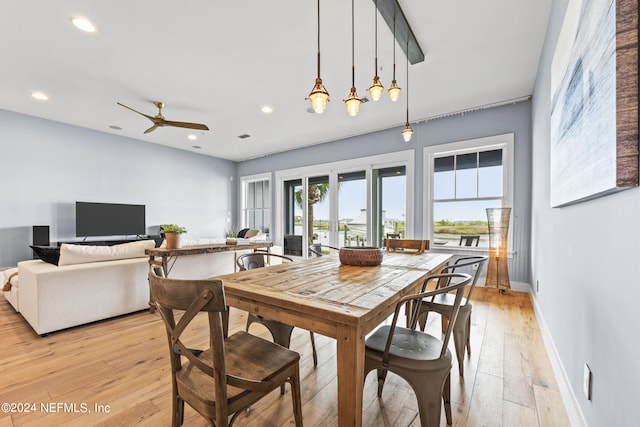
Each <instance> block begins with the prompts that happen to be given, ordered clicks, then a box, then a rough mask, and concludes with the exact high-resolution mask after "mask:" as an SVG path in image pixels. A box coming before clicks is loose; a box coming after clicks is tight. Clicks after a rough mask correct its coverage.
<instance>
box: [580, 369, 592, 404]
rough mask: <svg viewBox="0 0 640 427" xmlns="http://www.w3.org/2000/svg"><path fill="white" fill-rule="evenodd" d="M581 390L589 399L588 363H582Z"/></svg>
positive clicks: (589, 371)
mask: <svg viewBox="0 0 640 427" xmlns="http://www.w3.org/2000/svg"><path fill="white" fill-rule="evenodd" d="M582 391H584V395H585V397H586V398H587V400H591V369H590V368H589V365H587V364H586V363H585V364H584V374H583V378H582Z"/></svg>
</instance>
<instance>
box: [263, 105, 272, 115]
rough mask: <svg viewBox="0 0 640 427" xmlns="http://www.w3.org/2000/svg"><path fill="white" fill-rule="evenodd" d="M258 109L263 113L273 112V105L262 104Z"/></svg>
mask: <svg viewBox="0 0 640 427" xmlns="http://www.w3.org/2000/svg"><path fill="white" fill-rule="evenodd" d="M260 110H261V111H262V112H263V113H265V114H270V113H273V107H272V106H270V105H263V106H262V108H261V109H260Z"/></svg>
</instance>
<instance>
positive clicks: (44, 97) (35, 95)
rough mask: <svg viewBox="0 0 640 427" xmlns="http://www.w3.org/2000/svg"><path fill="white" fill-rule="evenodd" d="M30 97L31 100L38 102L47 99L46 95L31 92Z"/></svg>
mask: <svg viewBox="0 0 640 427" xmlns="http://www.w3.org/2000/svg"><path fill="white" fill-rule="evenodd" d="M31 97H32V98H33V99H37V100H38V101H46V100H48V99H49V97H48V96H47V94H46V93H43V92H31Z"/></svg>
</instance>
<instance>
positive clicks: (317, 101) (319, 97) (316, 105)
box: [306, 0, 329, 114]
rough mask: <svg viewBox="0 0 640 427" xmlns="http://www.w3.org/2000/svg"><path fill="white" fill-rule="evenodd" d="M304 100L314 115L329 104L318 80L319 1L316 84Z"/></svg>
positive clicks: (327, 96)
mask: <svg viewBox="0 0 640 427" xmlns="http://www.w3.org/2000/svg"><path fill="white" fill-rule="evenodd" d="M306 99H308V100H309V101H310V102H311V108H313V111H314V112H315V113H316V114H322V113H323V112H324V109H325V108H326V107H327V102H329V92H327V89H325V87H324V85H323V84H322V79H321V78H320V0H318V77H316V83H315V84H314V85H313V89H312V90H311V93H310V94H309V97H308V98H306Z"/></svg>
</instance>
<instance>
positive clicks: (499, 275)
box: [485, 208, 511, 291]
mask: <svg viewBox="0 0 640 427" xmlns="http://www.w3.org/2000/svg"><path fill="white" fill-rule="evenodd" d="M510 218H511V208H487V222H488V224H489V264H488V265H487V280H486V282H485V287H487V288H497V289H499V290H501V291H504V290H507V289H511V283H510V282H509V267H508V265H507V241H508V239H507V238H508V236H509V219H510Z"/></svg>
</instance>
